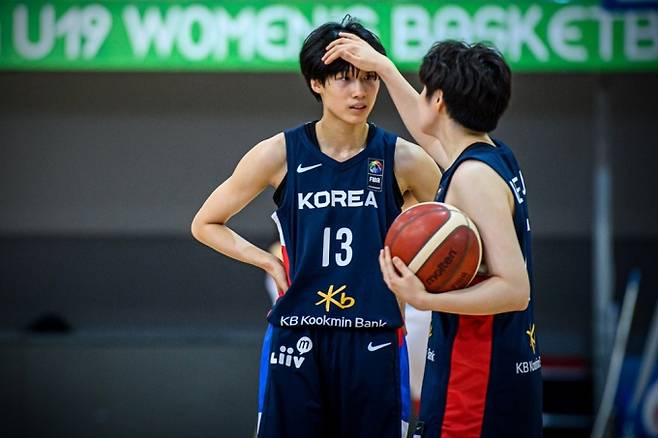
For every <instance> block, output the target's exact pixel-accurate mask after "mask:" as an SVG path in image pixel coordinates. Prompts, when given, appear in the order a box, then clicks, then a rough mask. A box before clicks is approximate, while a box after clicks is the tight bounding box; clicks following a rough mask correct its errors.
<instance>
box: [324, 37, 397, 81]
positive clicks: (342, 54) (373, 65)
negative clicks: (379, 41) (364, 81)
mask: <svg viewBox="0 0 658 438" xmlns="http://www.w3.org/2000/svg"><path fill="white" fill-rule="evenodd" d="M326 50H327V52H326V53H325V54H324V56H323V57H322V61H323V62H324V63H325V64H331V63H332V62H334V61H335V60H337V59H338V58H342V59H344V60H345V61H347V62H349V63H350V64H352V65H353V66H354V67H356V68H357V69H359V70H361V71H364V72H377V69H378V68H381V66H382V62H383V61H385V60H386V57H385V56H384V55H382V54H381V53H379V52H378V51H376V50H375V49H373V48H372V47H371V46H370V44H368V43H367V42H365V41H364V40H362V39H361V38H359V37H358V36H356V35H354V34H351V33H347V32H340V33H339V34H338V38H337V39H335V40H333V41H332V42H331V43H329V45H328V46H327V47H326Z"/></svg>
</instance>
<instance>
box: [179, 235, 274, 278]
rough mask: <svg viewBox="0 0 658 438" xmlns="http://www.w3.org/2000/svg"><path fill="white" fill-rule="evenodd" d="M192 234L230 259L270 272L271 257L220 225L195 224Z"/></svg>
mask: <svg viewBox="0 0 658 438" xmlns="http://www.w3.org/2000/svg"><path fill="white" fill-rule="evenodd" d="M192 234H193V235H194V237H195V238H196V239H197V240H198V241H199V242H201V243H203V244H204V245H206V246H209V247H210V248H212V249H214V250H215V251H217V252H219V253H221V254H224V255H225V256H227V257H230V258H232V259H235V260H238V261H241V262H244V263H249V264H250V265H253V266H256V267H258V268H261V269H263V270H264V271H266V272H269V271H270V268H271V266H270V265H271V264H272V258H273V256H272V255H271V254H270V253H268V252H267V251H264V250H262V249H260V248H258V247H257V246H256V245H254V244H252V243H251V242H249V241H247V240H246V239H244V238H243V237H242V236H240V235H239V234H237V233H236V232H235V231H233V230H231V229H230V228H228V227H227V226H226V225H222V224H211V223H207V224H200V225H199V224H195V225H193V227H192Z"/></svg>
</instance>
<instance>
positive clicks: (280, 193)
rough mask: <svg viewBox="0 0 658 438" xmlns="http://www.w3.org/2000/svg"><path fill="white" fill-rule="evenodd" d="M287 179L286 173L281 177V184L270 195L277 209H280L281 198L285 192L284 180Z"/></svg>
mask: <svg viewBox="0 0 658 438" xmlns="http://www.w3.org/2000/svg"><path fill="white" fill-rule="evenodd" d="M287 179H288V173H287V172H286V174H285V175H283V179H282V180H281V183H280V184H279V186H278V187H277V188H276V190H274V194H273V195H272V200H273V201H274V203H275V204H276V206H277V207H281V205H282V204H283V198H284V196H285V193H286V192H285V190H286V180H287Z"/></svg>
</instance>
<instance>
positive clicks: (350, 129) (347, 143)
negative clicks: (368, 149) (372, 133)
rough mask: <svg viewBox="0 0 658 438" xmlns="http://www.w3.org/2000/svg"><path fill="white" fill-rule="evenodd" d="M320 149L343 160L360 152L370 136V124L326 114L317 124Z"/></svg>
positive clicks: (316, 129) (316, 130)
mask: <svg viewBox="0 0 658 438" xmlns="http://www.w3.org/2000/svg"><path fill="white" fill-rule="evenodd" d="M315 132H316V134H317V136H318V143H319V144H320V150H321V151H322V152H324V153H325V154H327V155H329V156H331V157H333V158H335V159H337V160H339V161H342V160H344V159H347V158H349V157H351V156H353V155H355V154H358V153H359V152H360V151H361V150H362V149H363V148H364V147H365V144H366V140H367V138H368V124H367V123H359V124H351V123H345V122H344V121H342V120H339V119H337V118H335V117H331V116H327V115H326V114H325V115H324V116H323V117H322V119H320V121H318V123H317V124H316V125H315Z"/></svg>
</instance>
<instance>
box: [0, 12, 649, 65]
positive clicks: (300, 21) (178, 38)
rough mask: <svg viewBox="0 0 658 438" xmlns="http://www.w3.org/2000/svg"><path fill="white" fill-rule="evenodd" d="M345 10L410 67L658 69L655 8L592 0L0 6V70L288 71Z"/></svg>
mask: <svg viewBox="0 0 658 438" xmlns="http://www.w3.org/2000/svg"><path fill="white" fill-rule="evenodd" d="M345 14H350V15H352V16H354V17H357V18H358V19H359V20H361V22H362V23H363V24H364V25H366V26H367V27H368V28H370V29H371V30H373V31H374V32H375V33H377V34H378V35H379V36H380V38H381V39H382V42H383V43H384V46H385V47H386V48H387V50H388V54H389V56H390V57H391V58H392V59H393V60H394V61H395V62H396V63H397V64H398V66H399V67H400V68H402V69H405V70H416V69H417V68H418V65H419V63H420V61H421V59H422V56H423V55H424V54H425V52H426V51H427V49H428V48H429V46H430V45H431V44H432V43H433V42H434V41H437V40H442V39H447V38H451V39H459V40H465V41H471V42H472V41H488V42H490V43H493V44H495V45H496V47H498V48H499V49H500V50H501V52H502V53H503V54H504V55H505V57H506V59H507V61H508V62H509V63H510V65H511V66H512V68H513V69H514V70H516V71H526V72H541V71H595V72H613V71H616V72H618V71H637V70H645V71H647V70H652V71H657V70H658V11H656V10H651V9H650V10H635V11H633V10H630V11H618V10H617V11H609V10H606V9H603V8H602V7H601V6H600V1H580V2H577V3H576V2H571V3H568V2H565V1H559V2H558V1H556V2H548V1H538V2H529V1H526V2H514V3H512V2H496V1H482V0H480V1H462V2H442V1H377V2H374V1H367V2H362V3H351V2H342V1H338V2H333V1H329V0H325V1H321V2H313V1H301V0H297V1H295V0H293V1H290V0H288V1H286V2H281V3H277V2H270V1H263V0H255V1H246V0H230V1H168V0H161V1H148V0H146V1H139V0H138V1H128V0H111V1H96V2H94V1H84V0H83V1H74V0H55V1H40V0H35V1H32V0H31V1H24V2H15V1H8V0H3V1H0V69H1V70H127V71H138V70H139V71H141V70H171V71H177V70H205V71H297V70H298V65H297V56H298V54H299V50H300V47H301V44H302V42H303V40H304V38H305V37H306V35H308V33H309V32H310V31H311V30H312V29H313V28H315V27H317V26H318V25H320V24H322V23H324V22H327V21H336V20H340V19H341V18H342V17H343V16H344V15H345Z"/></svg>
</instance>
